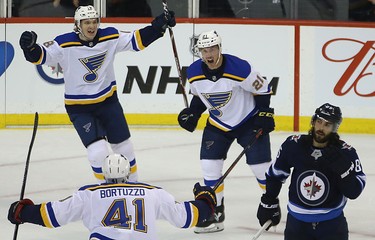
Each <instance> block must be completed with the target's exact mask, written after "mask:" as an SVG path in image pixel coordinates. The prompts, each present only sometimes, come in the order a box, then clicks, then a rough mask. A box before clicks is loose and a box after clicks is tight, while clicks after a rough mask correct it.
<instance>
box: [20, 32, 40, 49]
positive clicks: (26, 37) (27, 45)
mask: <svg viewBox="0 0 375 240" xmlns="http://www.w3.org/2000/svg"><path fill="white" fill-rule="evenodd" d="M37 38H38V35H36V33H35V32H33V31H31V32H30V31H25V32H23V33H22V35H21V37H20V46H21V48H22V50H30V49H32V48H34V47H35V45H36V39H37Z"/></svg>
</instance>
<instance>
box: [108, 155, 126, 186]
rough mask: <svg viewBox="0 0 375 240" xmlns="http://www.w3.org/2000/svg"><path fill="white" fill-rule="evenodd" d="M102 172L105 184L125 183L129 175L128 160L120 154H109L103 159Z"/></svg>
mask: <svg viewBox="0 0 375 240" xmlns="http://www.w3.org/2000/svg"><path fill="white" fill-rule="evenodd" d="M102 171H103V175H104V178H105V180H106V182H107V183H125V182H127V181H128V179H129V174H130V163H129V160H128V159H127V158H126V157H125V156H123V155H121V154H117V153H114V154H110V155H108V156H107V157H106V158H105V159H104V163H103V167H102Z"/></svg>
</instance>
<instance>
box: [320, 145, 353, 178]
mask: <svg viewBox="0 0 375 240" xmlns="http://www.w3.org/2000/svg"><path fill="white" fill-rule="evenodd" d="M323 154H324V155H325V161H326V163H327V165H328V168H329V169H330V170H331V171H332V172H334V173H336V174H338V175H339V176H340V178H341V179H343V178H345V177H347V176H349V175H352V174H354V163H353V162H352V161H350V159H349V158H347V157H346V156H345V155H344V153H343V152H342V150H341V149H340V147H337V146H335V145H331V146H328V147H327V148H325V149H324V152H323Z"/></svg>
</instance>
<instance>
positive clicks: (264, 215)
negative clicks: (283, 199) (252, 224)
mask: <svg viewBox="0 0 375 240" xmlns="http://www.w3.org/2000/svg"><path fill="white" fill-rule="evenodd" d="M257 218H258V220H259V224H260V225H261V226H263V225H264V224H265V223H266V222H267V221H268V220H271V221H272V224H271V225H270V226H269V227H268V228H267V229H266V230H267V231H268V229H270V227H271V226H276V225H277V224H279V223H280V219H281V210H280V206H279V199H277V198H272V197H269V196H267V195H266V194H263V195H262V198H261V200H260V204H259V207H258V212H257Z"/></svg>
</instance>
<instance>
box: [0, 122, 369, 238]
mask: <svg viewBox="0 0 375 240" xmlns="http://www.w3.org/2000/svg"><path fill="white" fill-rule="evenodd" d="M31 132H32V129H30V128H18V129H3V130H0V146H1V150H0V152H1V159H0V176H1V183H2V187H1V191H0V213H1V216H2V217H1V219H0V226H1V228H0V239H1V240H3V239H5V240H8V239H13V234H14V225H12V224H11V223H9V222H8V220H7V213H8V208H9V205H10V204H11V203H12V202H13V201H16V200H18V199H19V198H20V190H21V186H22V181H23V177H24V170H25V161H26V157H27V151H28V148H29V144H30V139H31ZM131 133H132V140H133V143H134V146H135V152H136V157H137V160H138V171H139V176H140V181H142V182H147V183H150V184H154V185H157V186H161V187H163V188H164V189H166V190H167V191H169V192H170V193H172V194H173V195H174V196H175V197H176V200H178V201H183V200H191V199H192V198H193V194H192V188H193V185H194V183H196V182H197V181H200V182H202V177H201V176H202V174H201V169H200V165H199V146H200V139H201V134H202V131H199V130H197V131H195V132H194V133H189V132H186V131H183V130H180V129H177V128H162V127H160V128H145V127H137V126H131ZM291 134H294V133H291V132H273V133H271V142H272V155H273V157H274V156H275V155H276V154H277V151H278V148H279V146H280V144H281V143H282V142H283V141H284V140H285V138H286V137H287V136H289V135H291ZM340 135H341V137H342V139H343V140H345V141H346V142H347V143H348V144H350V145H352V146H353V147H355V148H356V149H357V152H358V154H359V156H360V159H361V161H362V165H363V168H364V172H365V173H366V174H367V185H366V188H365V190H364V192H363V193H362V195H361V196H360V197H359V198H358V199H356V200H349V202H348V204H347V206H346V208H345V215H346V217H347V219H348V223H349V231H350V238H351V239H361V240H366V239H375V229H374V227H373V225H374V223H375V210H374V206H375V157H374V155H373V154H374V152H373V150H374V147H375V135H364V134H363V135H356V134H340ZM241 150H242V149H241V148H240V147H239V146H238V145H237V143H233V145H232V147H231V149H230V151H229V155H228V159H227V160H226V162H225V166H224V170H226V169H227V168H228V167H229V166H230V164H231V163H232V162H233V161H234V160H235V159H236V158H237V156H238V154H239V153H240V152H241ZM89 183H96V181H95V179H94V177H93V175H92V172H91V169H90V167H89V164H88V160H87V159H86V150H85V148H84V147H83V145H82V144H81V142H80V140H79V138H78V135H77V134H76V132H75V130H74V129H72V128H71V127H49V128H46V127H40V128H39V129H38V132H37V136H36V140H35V144H34V147H33V149H32V154H31V160H30V165H29V171H28V175H27V183H26V190H25V198H31V199H32V200H33V201H34V202H36V203H40V202H45V201H50V200H58V199H62V198H65V197H66V196H69V195H70V194H71V193H72V192H74V191H76V190H77V189H78V188H79V187H80V186H83V185H86V184H89ZM287 188H288V182H287V183H286V184H284V185H283V188H282V192H281V194H280V201H281V205H282V220H281V223H280V224H279V225H278V226H277V228H276V229H275V228H273V229H271V230H270V231H268V232H264V233H263V234H262V235H261V236H260V237H259V239H269V240H272V239H283V230H284V227H285V217H286V207H285V205H286V203H287ZM260 196H261V190H260V188H259V187H258V185H257V183H256V180H255V178H254V176H253V174H252V172H251V170H250V168H249V167H248V166H247V165H246V164H245V158H243V159H241V160H240V162H239V163H238V164H237V166H236V167H235V168H234V169H233V170H232V172H231V173H230V174H229V176H228V178H227V179H226V181H225V208H226V209H225V214H226V220H225V230H224V231H222V232H218V233H211V234H199V235H197V234H194V233H193V230H192V229H178V228H175V227H173V226H172V225H170V224H169V223H167V222H163V221H159V222H158V232H159V239H160V240H177V239H178V240H185V239H186V240H187V239H189V240H195V239H196V240H211V239H212V240H217V239H222V240H226V239H236V240H242V239H243V240H245V239H252V236H253V235H254V234H255V233H256V232H257V231H258V230H259V228H260V226H259V223H258V220H257V218H256V211H257V208H258V204H259V199H260ZM88 236H89V233H88V230H87V229H86V228H85V227H84V226H83V225H82V223H81V222H75V223H70V224H68V225H66V226H63V227H61V228H57V229H48V228H43V227H40V226H37V225H32V224H23V225H20V227H19V230H18V238H17V239H19V240H36V239H37V240H47V239H49V240H50V239H56V240H59V239H60V240H65V239H88Z"/></svg>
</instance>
